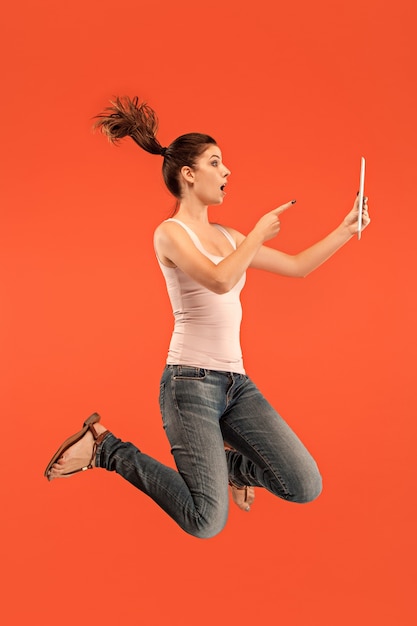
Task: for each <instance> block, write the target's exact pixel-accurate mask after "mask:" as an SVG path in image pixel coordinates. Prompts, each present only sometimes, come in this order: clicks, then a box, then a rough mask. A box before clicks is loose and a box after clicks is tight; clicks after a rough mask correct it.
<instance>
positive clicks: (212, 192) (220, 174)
mask: <svg viewBox="0 0 417 626" xmlns="http://www.w3.org/2000/svg"><path fill="white" fill-rule="evenodd" d="M229 175H230V170H228V169H227V167H226V166H225V164H224V163H223V161H222V153H221V150H220V148H219V147H218V146H217V145H215V144H210V145H209V146H208V148H207V150H205V152H203V154H202V155H201V156H200V157H199V158H198V160H197V163H196V167H195V168H193V169H192V177H193V182H192V187H193V188H192V192H193V194H196V195H197V196H198V198H199V200H201V202H203V204H205V205H213V204H221V203H222V202H223V199H224V197H225V195H226V192H225V190H224V188H225V186H226V185H227V179H228V176H229Z"/></svg>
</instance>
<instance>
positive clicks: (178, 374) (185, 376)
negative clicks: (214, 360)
mask: <svg viewBox="0 0 417 626" xmlns="http://www.w3.org/2000/svg"><path fill="white" fill-rule="evenodd" d="M206 373H207V372H206V370H205V369H204V368H202V367H194V366H191V365H177V366H176V367H175V371H174V375H173V379H174V380H203V379H204V378H205V377H206Z"/></svg>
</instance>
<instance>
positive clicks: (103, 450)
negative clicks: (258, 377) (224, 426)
mask: <svg viewBox="0 0 417 626" xmlns="http://www.w3.org/2000/svg"><path fill="white" fill-rule="evenodd" d="M228 385H229V380H228V377H227V375H223V376H220V375H218V373H217V372H214V373H212V372H209V371H207V370H203V369H200V368H196V367H186V366H167V368H166V369H165V371H164V374H163V376H162V379H161V393H160V404H161V411H162V416H163V423H164V428H165V430H166V434H167V436H168V439H169V441H170V444H171V451H172V454H173V455H174V459H175V463H176V465H177V468H178V472H176V471H175V470H173V469H172V468H169V467H167V466H165V465H163V464H162V463H159V462H158V461H156V460H155V459H153V458H151V457H149V456H147V455H146V454H143V453H142V452H141V451H140V450H138V449H137V448H136V447H135V446H134V445H133V444H131V443H129V442H122V441H121V440H119V439H116V438H115V437H114V436H113V435H111V434H110V435H108V436H107V437H106V438H105V439H104V441H103V443H102V444H101V445H100V446H98V449H97V455H96V466H98V467H103V468H105V469H107V470H109V471H116V472H117V473H118V474H120V475H121V476H123V478H125V479H126V480H128V481H129V482H131V483H132V484H133V485H134V486H135V487H137V488H138V489H140V490H141V491H143V492H144V493H146V494H147V495H149V496H150V497H151V498H152V499H153V500H154V501H155V502H156V503H157V504H158V505H159V506H160V507H161V508H162V509H164V510H165V511H166V512H167V513H168V514H169V515H170V516H171V517H172V518H173V519H174V520H175V521H176V522H177V523H178V524H179V525H180V526H181V528H182V529H183V530H185V531H186V532H188V533H190V534H192V535H194V536H196V537H201V538H207V537H212V536H214V535H216V534H217V533H218V532H220V531H221V530H222V528H223V527H224V525H225V523H226V519H227V512H228V475H227V462H226V457H225V452H224V448H223V437H222V434H221V430H220V425H219V420H220V417H221V415H222V412H223V409H224V406H225V397H226V393H227V387H228Z"/></svg>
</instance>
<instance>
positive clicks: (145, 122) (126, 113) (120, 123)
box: [94, 96, 164, 154]
mask: <svg viewBox="0 0 417 626" xmlns="http://www.w3.org/2000/svg"><path fill="white" fill-rule="evenodd" d="M110 104H111V105H112V106H109V107H107V108H106V109H104V111H103V113H101V114H100V115H97V116H96V117H97V121H96V122H95V124H94V128H95V129H98V130H100V131H101V132H102V133H103V135H105V136H106V137H107V138H108V140H109V141H110V142H111V143H113V144H117V143H119V141H120V140H121V139H123V138H124V137H131V138H132V139H133V141H135V142H136V143H137V144H138V145H139V146H140V147H141V148H143V150H146V151H147V152H150V153H151V154H163V153H164V148H162V146H161V144H160V143H159V141H158V140H157V138H156V133H157V130H158V118H157V116H156V113H155V111H154V110H153V109H151V107H149V106H148V105H147V103H146V102H141V103H140V102H139V99H138V97H137V96H135V97H134V98H129V97H127V96H123V97H120V98H119V97H117V98H115V99H114V100H113V101H111V102H110Z"/></svg>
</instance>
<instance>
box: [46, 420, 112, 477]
mask: <svg viewBox="0 0 417 626" xmlns="http://www.w3.org/2000/svg"><path fill="white" fill-rule="evenodd" d="M99 421H100V415H99V414H98V413H93V414H92V415H90V417H89V418H87V419H86V420H85V422H84V424H83V427H82V429H81V430H80V431H79V432H78V433H76V434H75V435H72V436H71V437H68V439H66V440H65V441H64V443H63V444H61V445H60V446H59V448H58V450H57V451H56V452H55V454H54V456H53V457H52V459H51V460H50V461H49V463H48V465H47V467H46V470H45V472H44V476H46V478H47V479H48V480H51V478H50V477H49V476H50V473H51V469H52V466H53V464H54V463H56V462H57V461H58V459H59V458H61V456H62V455H63V454H64V452H66V450H68V448H70V447H71V446H73V445H74V444H75V443H77V441H80V439H82V438H83V437H84V435H85V434H86V432H87V431H88V430H89V431H90V432H91V433H92V435H93V438H94V445H93V451H92V454H91V459H90V461H89V463H88V465H85V466H84V467H80V468H79V469H76V470H72V471H71V472H66V473H65V474H62V476H70V475H71V474H77V473H78V472H84V471H85V470H88V469H93V461H94V457H95V454H96V450H97V446H98V445H99V444H100V443H101V442H102V441H103V439H104V438H105V436H106V435H107V434H108V433H109V431H108V430H105V431H104V432H102V433H101V434H100V435H98V434H97V431H96V429H95V428H94V426H93V424H96V423H97V422H99Z"/></svg>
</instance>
